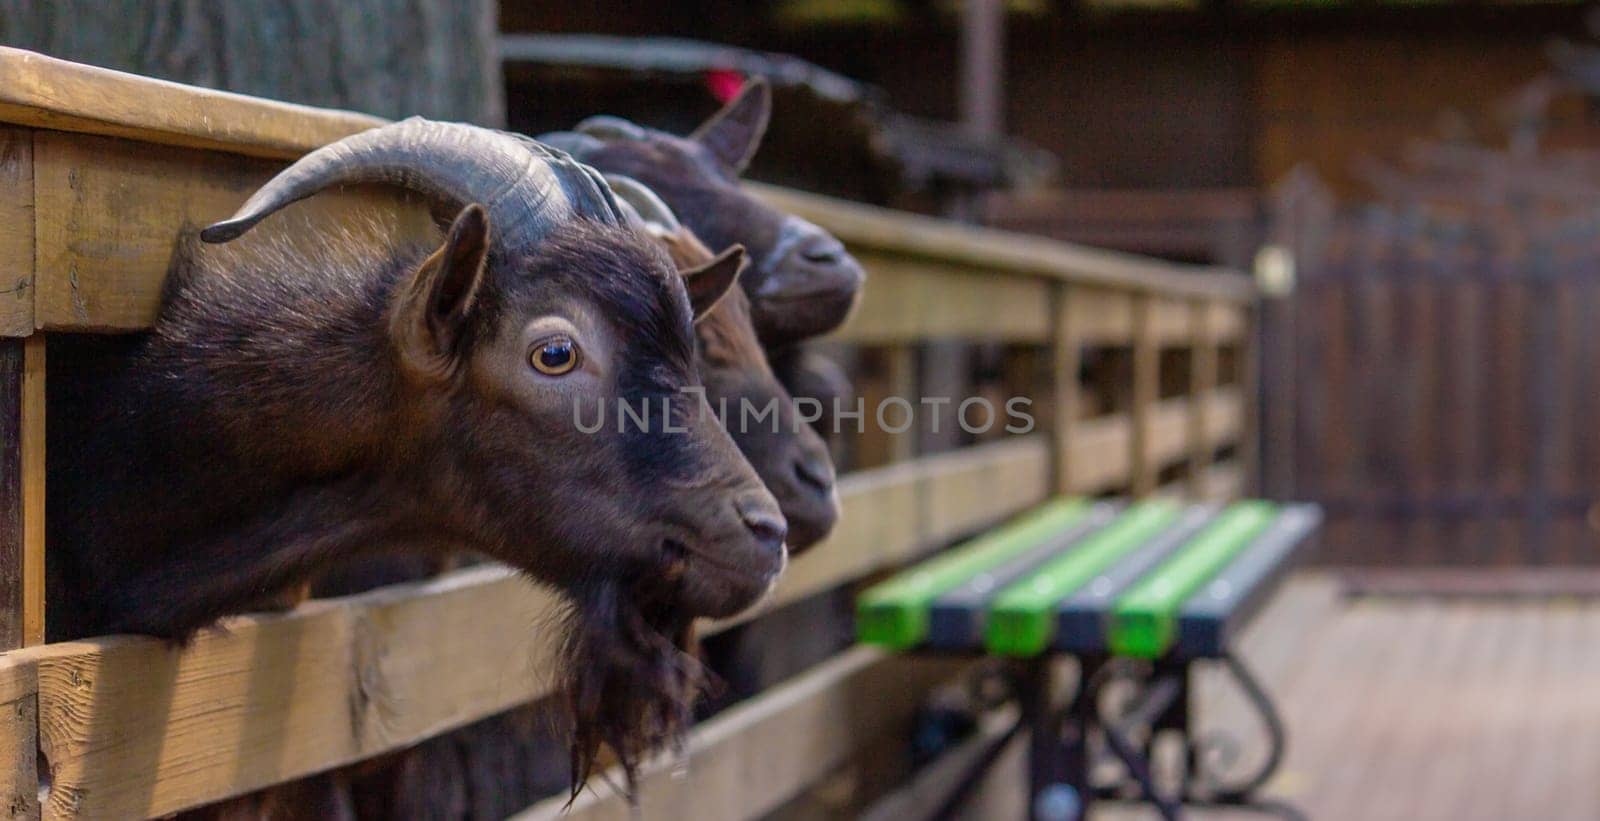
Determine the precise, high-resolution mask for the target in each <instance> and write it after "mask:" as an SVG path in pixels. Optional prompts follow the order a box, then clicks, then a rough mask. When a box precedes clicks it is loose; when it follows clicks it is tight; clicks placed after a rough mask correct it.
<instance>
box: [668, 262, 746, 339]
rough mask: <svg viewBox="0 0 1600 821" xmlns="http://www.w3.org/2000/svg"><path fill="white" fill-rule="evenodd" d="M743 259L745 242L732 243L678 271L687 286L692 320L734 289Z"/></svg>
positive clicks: (703, 316)
mask: <svg viewBox="0 0 1600 821" xmlns="http://www.w3.org/2000/svg"><path fill="white" fill-rule="evenodd" d="M744 263H745V255H744V246H743V245H732V246H729V247H728V248H727V249H726V250H724V251H723V252H722V253H720V254H717V256H716V258H715V259H713V260H711V261H710V262H708V263H706V264H704V265H701V266H698V267H695V268H689V269H686V270H684V271H682V272H681V274H680V275H681V276H682V277H683V285H684V287H685V288H688V289H689V307H690V308H692V309H694V321H695V322H699V321H700V320H701V319H703V318H705V315H706V314H708V313H710V312H711V309H712V308H713V307H715V306H716V304H717V303H718V302H720V301H722V298H723V297H725V296H727V295H728V292H729V291H731V290H733V286H734V285H735V284H736V283H738V281H739V272H740V271H743V270H744Z"/></svg>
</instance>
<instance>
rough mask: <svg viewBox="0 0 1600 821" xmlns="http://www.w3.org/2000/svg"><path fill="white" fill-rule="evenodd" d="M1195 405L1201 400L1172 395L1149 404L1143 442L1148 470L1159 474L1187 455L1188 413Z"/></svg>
mask: <svg viewBox="0 0 1600 821" xmlns="http://www.w3.org/2000/svg"><path fill="white" fill-rule="evenodd" d="M1198 404H1204V402H1203V401H1192V400H1190V398H1189V397H1187V396H1174V397H1172V398H1171V399H1163V400H1161V401H1160V402H1156V403H1155V404H1154V405H1152V406H1151V408H1150V419H1149V423H1148V427H1147V430H1148V434H1147V435H1148V437H1149V438H1148V440H1147V442H1146V445H1145V461H1146V462H1148V463H1149V464H1150V466H1151V470H1153V471H1155V472H1158V473H1159V472H1160V471H1161V470H1162V469H1163V468H1165V467H1167V466H1168V465H1171V464H1174V463H1176V462H1179V461H1182V460H1184V459H1186V458H1188V456H1189V448H1190V440H1189V429H1190V421H1191V420H1190V416H1191V415H1192V409H1193V407H1194V406H1195V405H1198Z"/></svg>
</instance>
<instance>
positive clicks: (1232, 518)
mask: <svg viewBox="0 0 1600 821" xmlns="http://www.w3.org/2000/svg"><path fill="white" fill-rule="evenodd" d="M1276 514H1277V506H1275V505H1273V504H1271V503H1270V502H1241V503H1239V504H1235V505H1233V506H1231V507H1229V508H1228V509H1227V510H1225V511H1223V512H1222V514H1221V515H1220V516H1218V517H1217V519H1216V521H1214V522H1212V523H1211V525H1209V526H1208V527H1207V528H1206V529H1205V530H1204V531H1202V532H1201V533H1200V534H1199V535H1198V536H1196V537H1195V538H1194V540H1193V541H1192V542H1191V543H1190V544H1188V545H1187V546H1185V547H1184V548H1183V549H1182V550H1180V551H1179V552H1178V553H1177V554H1176V555H1174V556H1173V557H1172V558H1171V559H1168V560H1167V561H1166V562H1164V563H1163V564H1162V565H1161V566H1160V567H1158V568H1156V569H1155V571H1154V572H1152V573H1150V574H1149V575H1147V576H1145V577H1144V578H1143V579H1140V580H1139V581H1138V583H1136V584H1135V585H1134V586H1133V587H1131V588H1129V589H1128V592H1126V593H1124V594H1122V596H1121V597H1120V598H1119V599H1117V602H1116V604H1115V605H1114V606H1113V607H1112V611H1111V618H1110V632H1109V635H1108V636H1107V637H1106V638H1107V644H1108V645H1109V646H1110V648H1111V652H1112V653H1114V654H1116V655H1119V656H1131V657H1134V658H1156V657H1158V656H1160V655H1161V654H1162V653H1165V652H1166V650H1167V648H1168V647H1170V646H1171V645H1172V640H1173V637H1174V635H1175V634H1176V628H1175V625H1176V621H1177V619H1176V614H1177V611H1178V608H1179V607H1180V606H1181V605H1182V604H1183V602H1184V601H1185V600H1187V599H1188V598H1189V597H1190V596H1192V595H1194V593H1195V591H1196V590H1199V589H1200V587H1201V586H1202V585H1204V584H1205V583H1206V581H1207V580H1209V579H1210V578H1211V577H1212V576H1214V575H1216V573H1217V572H1218V571H1219V570H1221V569H1222V568H1223V566H1225V565H1226V564H1227V563H1228V562H1229V560H1231V559H1232V558H1233V557H1234V556H1235V555H1236V554H1237V553H1238V552H1239V551H1240V550H1243V549H1244V547H1245V546H1246V545H1248V544H1250V542H1251V541H1252V540H1253V539H1255V537H1256V535H1257V534H1259V533H1260V532H1261V531H1263V530H1265V529H1266V527H1267V526H1268V525H1269V524H1271V522H1272V520H1273V519H1274V518H1275V516H1276Z"/></svg>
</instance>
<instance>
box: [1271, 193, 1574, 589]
mask: <svg viewBox="0 0 1600 821" xmlns="http://www.w3.org/2000/svg"><path fill="white" fill-rule="evenodd" d="M1317 196H1318V195H1317V194H1316V193H1315V192H1314V191H1302V192H1299V193H1295V194H1294V195H1293V197H1292V200H1293V202H1290V203H1289V207H1288V208H1285V209H1283V210H1285V211H1286V212H1288V213H1292V209H1296V208H1297V209H1298V210H1299V211H1301V212H1304V211H1306V210H1310V209H1308V208H1307V207H1306V205H1305V202H1304V201H1305V200H1310V199H1315V198H1317ZM1486 199H1487V198H1486ZM1295 202H1298V204H1295ZM1315 210H1320V211H1321V213H1320V214H1319V215H1318V216H1317V217H1316V218H1315V219H1312V220H1310V221H1309V223H1310V224H1309V225H1301V226H1299V227H1298V228H1296V229H1295V230H1293V231H1289V232H1287V233H1288V234H1289V235H1290V236H1291V237H1292V236H1294V235H1299V237H1300V242H1298V243H1297V244H1298V246H1299V247H1298V248H1297V253H1298V256H1299V258H1300V265H1299V268H1300V271H1301V275H1300V277H1299V284H1298V286H1297V288H1296V290H1295V292H1294V294H1293V296H1292V297H1291V298H1290V299H1289V300H1288V301H1287V304H1284V305H1281V306H1280V305H1274V306H1272V307H1271V308H1270V310H1269V312H1268V314H1269V317H1270V318H1271V320H1272V321H1271V322H1269V323H1268V329H1269V333H1268V341H1267V344H1268V346H1269V348H1271V349H1273V350H1272V351H1270V353H1271V354H1272V355H1269V356H1268V357H1267V360H1266V361H1267V364H1268V366H1269V373H1268V375H1267V381H1266V385H1267V390H1268V391H1269V395H1271V392H1278V393H1279V394H1281V395H1280V396H1279V397H1278V398H1277V399H1276V400H1275V401H1274V406H1273V408H1272V409H1271V412H1270V414H1269V415H1274V416H1276V415H1284V416H1288V415H1290V414H1292V419H1288V418H1286V419H1284V420H1283V421H1284V422H1285V423H1286V424H1284V425H1283V426H1281V427H1279V426H1278V425H1276V424H1270V423H1269V427H1268V432H1269V435H1268V449H1269V451H1270V454H1269V459H1268V476H1269V477H1271V481H1270V482H1269V487H1270V488H1271V489H1272V490H1273V491H1274V492H1276V493H1281V494H1284V495H1290V496H1294V497H1297V498H1305V499H1311V500H1315V501H1317V502H1319V503H1321V504H1322V505H1323V506H1324V508H1325V509H1326V511H1327V515H1328V522H1327V525H1326V526H1325V527H1324V535H1323V542H1322V544H1323V550H1322V558H1323V560H1324V561H1325V562H1329V563H1335V564H1341V565H1354V566H1366V567H1395V566H1402V567H1428V566H1511V565H1573V564H1591V565H1592V564H1595V563H1596V562H1600V493H1597V488H1600V433H1597V431H1596V429H1595V426H1594V424H1593V420H1594V419H1595V418H1596V417H1597V415H1600V383H1597V380H1600V376H1597V374H1600V327H1597V325H1596V323H1595V321H1594V318H1595V317H1596V316H1600V279H1597V278H1596V277H1595V271H1596V270H1597V266H1600V244H1597V243H1596V241H1595V236H1596V227H1597V225H1600V223H1597V220H1596V217H1595V216H1594V215H1593V214H1592V213H1586V212H1582V211H1577V212H1576V213H1575V214H1573V212H1572V211H1571V209H1569V214H1573V215H1569V216H1567V217H1551V216H1541V215H1538V214H1530V213H1526V211H1527V209H1524V212H1523V213H1519V212H1518V211H1517V210H1516V209H1514V208H1506V209H1501V210H1499V211H1496V209H1494V208H1490V207H1487V206H1483V205H1481V204H1474V205H1472V207H1455V208H1440V207H1428V206H1427V205H1426V204H1419V203H1415V202H1408V201H1401V202H1394V203H1385V204H1373V205H1369V206H1362V207H1353V206H1346V207H1343V208H1341V209H1340V210H1338V211H1335V210H1333V208H1332V206H1331V204H1330V203H1324V204H1322V205H1319V206H1317V208H1316V209H1315ZM1280 319H1281V320H1282V321H1280Z"/></svg>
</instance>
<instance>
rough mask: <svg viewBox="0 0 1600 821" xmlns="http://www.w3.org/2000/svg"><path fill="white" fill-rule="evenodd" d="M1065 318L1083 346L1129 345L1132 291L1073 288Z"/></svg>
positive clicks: (1130, 340) (1131, 328)
mask: <svg viewBox="0 0 1600 821" xmlns="http://www.w3.org/2000/svg"><path fill="white" fill-rule="evenodd" d="M1067 319H1068V321H1070V322H1071V323H1072V324H1073V325H1074V326H1075V327H1076V329H1077V330H1076V333H1077V335H1078V338H1079V339H1080V340H1082V341H1083V344H1084V345H1091V346H1122V345H1131V344H1133V292H1131V291H1117V290H1111V289H1108V288H1084V287H1076V286H1075V287H1073V289H1072V292H1071V297H1070V298H1069V300H1068V302H1067Z"/></svg>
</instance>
